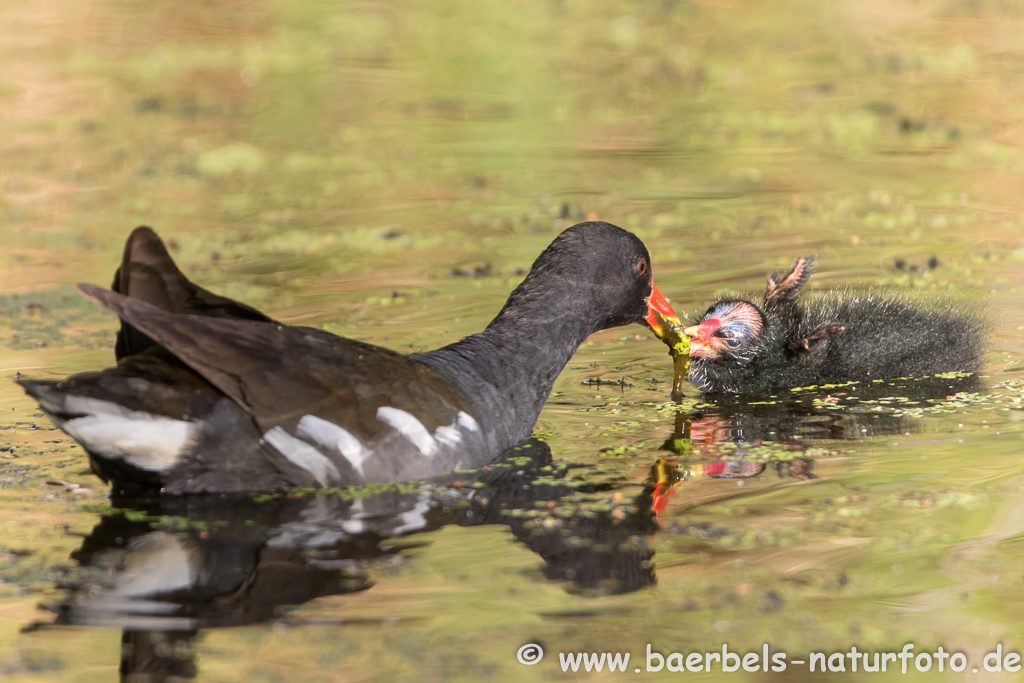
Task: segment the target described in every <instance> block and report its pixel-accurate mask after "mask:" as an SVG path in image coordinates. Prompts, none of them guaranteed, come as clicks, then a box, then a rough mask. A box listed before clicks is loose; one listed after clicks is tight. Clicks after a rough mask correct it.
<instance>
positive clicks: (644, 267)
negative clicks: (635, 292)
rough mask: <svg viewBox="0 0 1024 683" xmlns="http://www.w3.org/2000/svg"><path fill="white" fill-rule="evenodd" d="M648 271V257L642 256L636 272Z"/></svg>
mask: <svg viewBox="0 0 1024 683" xmlns="http://www.w3.org/2000/svg"><path fill="white" fill-rule="evenodd" d="M646 272H647V259H645V258H642V259H640V263H638V264H637V265H636V274H637V275H643V274H644V273H646Z"/></svg>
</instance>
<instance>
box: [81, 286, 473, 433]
mask: <svg viewBox="0 0 1024 683" xmlns="http://www.w3.org/2000/svg"><path fill="white" fill-rule="evenodd" d="M78 288H79V290H81V291H82V293H83V294H85V295H86V296H87V297H89V298H90V299H92V300H94V301H96V302H97V303H99V304H100V305H102V306H103V307H104V308H106V309H108V310H110V311H112V312H113V313H116V314H117V316H118V317H119V318H121V320H122V321H124V322H126V323H128V324H129V325H131V326H132V327H133V328H135V329H137V330H138V331H140V332H142V333H143V334H145V335H147V336H148V337H149V338H150V339H152V340H153V341H154V342H155V343H156V344H159V345H160V346H162V347H163V348H165V349H166V350H167V351H169V352H170V353H172V354H174V355H175V356H176V357H177V358H179V359H180V360H181V361H182V362H183V363H185V364H186V365H188V366H189V367H190V368H192V369H193V370H194V371H195V372H197V373H198V374H199V375H201V376H202V377H204V378H206V380H208V381H209V382H210V383H211V384H213V385H214V386H215V387H217V388H218V389H220V390H221V391H222V392H224V393H225V394H226V395H227V396H229V397H230V398H231V399H233V400H234V401H235V402H236V403H238V405H240V406H241V407H242V408H244V409H245V410H246V411H247V412H248V413H250V414H251V415H252V416H253V418H254V419H255V421H256V423H257V425H259V427H260V429H261V430H263V431H267V430H270V429H273V428H274V427H278V426H280V427H283V428H284V429H286V430H288V431H293V430H294V429H295V428H296V425H297V424H298V422H299V421H300V420H301V419H302V418H303V417H304V416H307V415H312V416H315V417H320V418H323V419H326V420H330V421H331V422H333V423H334V424H337V425H341V426H344V427H345V428H346V429H348V430H350V431H352V432H353V433H355V434H357V435H358V436H359V437H360V438H362V439H364V440H369V439H372V438H373V437H375V436H377V435H379V434H381V433H382V432H383V431H384V430H386V429H387V426H386V425H385V424H384V423H383V422H381V420H380V419H379V418H378V414H377V411H378V409H379V408H381V407H383V406H387V407H390V408H395V409H398V410H401V411H406V412H408V413H410V414H412V415H415V417H416V418H417V419H418V420H419V421H420V422H421V423H422V424H423V426H424V427H426V428H427V429H428V430H429V431H430V432H431V433H433V432H434V430H436V429H437V428H438V427H440V426H444V425H449V424H450V423H452V421H453V419H454V418H455V416H456V415H457V413H458V411H460V410H464V409H466V406H467V405H468V402H467V400H466V399H465V397H463V396H462V395H461V393H460V392H458V390H456V389H455V388H454V387H452V386H451V385H450V384H448V383H447V382H446V381H444V380H443V379H442V378H441V377H440V376H439V375H437V374H436V373H435V372H434V371H433V370H430V369H429V368H427V367H426V366H425V365H423V364H421V363H418V362H416V361H414V360H411V359H409V358H407V357H406V356H403V355H401V354H399V353H395V352H393V351H390V350H388V349H384V348H381V347H377V346H372V345H370V344H364V343H362V342H358V341H354V340H351V339H345V338H343V337H338V336H336V335H332V334H330V333H327V332H324V331H322V330H317V329H314V328H309V327H291V326H287V325H282V324H278V323H268V322H259V321H252V320H238V319H233V318H212V317H206V316H198V315H179V314H174V313H168V312H167V311H164V310H162V309H160V308H157V307H156V306H153V305H150V304H148V303H145V302H143V301H139V300H137V299H132V298H128V297H125V296H122V295H120V294H117V293H115V292H111V291H109V290H106V289H103V288H102V287H98V286H96V285H90V284H79V285H78Z"/></svg>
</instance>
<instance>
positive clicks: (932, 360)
mask: <svg viewBox="0 0 1024 683" xmlns="http://www.w3.org/2000/svg"><path fill="white" fill-rule="evenodd" d="M813 270H814V257H813V256H805V257H804V258H801V259H798V260H797V262H796V264H795V265H794V266H793V269H792V270H791V271H790V272H789V273H788V274H787V275H785V277H780V276H779V274H778V273H777V272H776V273H772V274H771V275H770V276H769V277H768V286H767V288H766V289H765V295H764V301H763V303H762V304H761V305H760V306H757V305H755V304H753V303H751V302H749V301H744V300H742V299H726V300H722V301H719V302H717V303H715V304H714V305H712V306H711V307H710V308H709V309H708V310H707V312H706V313H705V314H704V316H703V317H702V318H701V321H700V323H699V324H697V325H694V326H693V327H690V328H688V329H687V330H686V334H688V335H689V336H690V337H692V339H691V340H690V356H691V357H692V360H691V363H690V379H691V380H692V381H693V382H694V384H696V385H697V386H698V387H699V388H700V389H701V390H702V391H707V392H737V393H747V392H766V391H771V390H772V389H779V388H784V387H798V386H809V385H816V384H827V383H835V382H845V381H853V380H872V379H891V378H895V377H907V376H922V375H931V374H936V373H941V372H951V371H962V372H974V371H976V370H978V369H979V368H980V367H981V364H982V357H981V355H982V347H983V345H984V338H985V327H986V325H985V322H984V321H983V319H982V318H981V316H980V315H978V314H977V313H976V312H974V311H970V310H968V309H966V308H964V307H962V306H957V305H955V304H943V305H937V306H934V307H921V306H916V305H913V304H912V303H910V302H909V301H907V300H904V299H902V298H898V297H896V296H893V295H878V294H874V293H867V294H861V295H854V294H850V293H830V294H827V295H825V296H823V297H820V298H815V299H812V300H811V301H809V302H807V303H806V304H804V303H801V302H799V301H798V299H797V295H798V294H799V292H800V289H801V287H803V285H804V284H805V283H806V282H807V280H808V278H809V277H810V276H811V273H812V272H813Z"/></svg>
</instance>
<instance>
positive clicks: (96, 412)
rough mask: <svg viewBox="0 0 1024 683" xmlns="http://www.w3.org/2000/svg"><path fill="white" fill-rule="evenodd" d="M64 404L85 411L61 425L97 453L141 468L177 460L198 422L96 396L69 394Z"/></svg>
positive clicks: (164, 466)
mask: <svg viewBox="0 0 1024 683" xmlns="http://www.w3.org/2000/svg"><path fill="white" fill-rule="evenodd" d="M65 407H66V408H67V409H68V410H69V411H70V412H75V413H85V415H84V416H83V417H76V418H74V419H72V420H67V421H66V422H64V423H63V424H61V425H60V428H61V429H63V430H64V431H65V432H67V433H68V434H70V435H71V436H72V437H73V438H74V439H75V440H76V441H78V442H79V443H81V444H82V445H83V446H85V447H86V448H88V449H89V450H90V451H92V452H93V453H96V454H97V455H102V456H104V457H107V458H118V459H121V460H124V461H125V462H127V463H130V464H132V465H134V466H135V467H138V468H140V469H144V470H149V471H151V472H163V471H164V470H168V469H170V468H171V467H173V466H174V465H175V464H177V462H178V458H179V457H180V456H181V453H182V452H183V451H184V450H185V449H186V448H187V447H188V446H189V445H190V444H191V443H192V442H193V439H194V437H195V433H196V432H197V431H198V427H199V425H197V424H196V423H194V422H186V421H184V420H174V419H171V418H169V417H163V416H161V415H152V414H150V413H144V412H140V411H135V410H128V409H127V408H125V407H124V406H120V405H117V404H116V403H111V402H109V401H100V400H98V399H94V398H85V397H81V396H69V397H68V398H67V400H66V403H65Z"/></svg>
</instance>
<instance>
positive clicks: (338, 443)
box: [298, 415, 372, 475]
mask: <svg viewBox="0 0 1024 683" xmlns="http://www.w3.org/2000/svg"><path fill="white" fill-rule="evenodd" d="M298 431H299V436H301V437H303V438H305V439H311V440H313V441H316V442H317V443H318V444H320V445H321V446H325V447H327V448H333V449H335V450H336V451H338V452H339V453H341V454H342V455H343V456H345V459H346V460H348V461H349V462H350V463H352V467H354V468H356V470H357V471H358V472H359V474H360V475H364V474H365V473H364V472H363V463H364V462H365V461H366V459H367V458H369V457H370V455H372V454H371V453H370V450H369V449H368V448H367V447H366V446H364V445H363V442H362V441H360V440H359V438H358V437H357V436H356V435H355V434H353V433H352V432H350V431H348V430H347V429H345V428H344V427H339V426H338V425H336V424H334V423H333V422H328V421H327V420H324V419H322V418H319V417H316V416H315V415H306V416H305V417H303V418H302V419H301V420H299V429H298Z"/></svg>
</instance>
